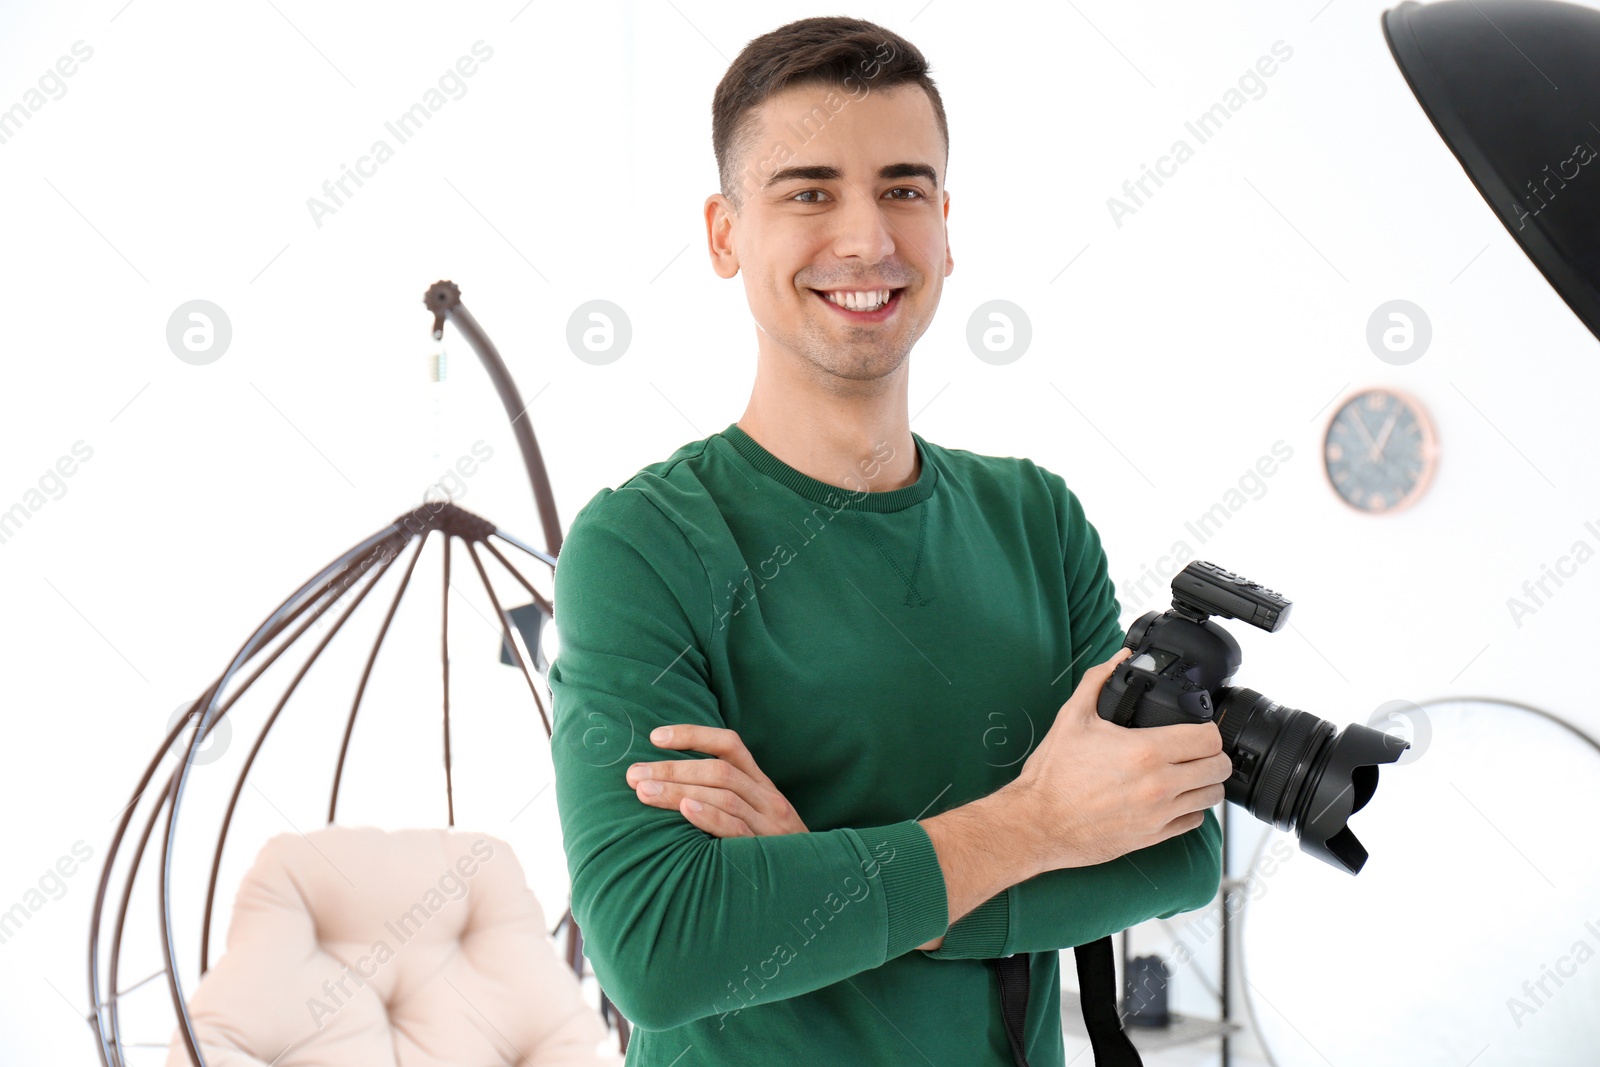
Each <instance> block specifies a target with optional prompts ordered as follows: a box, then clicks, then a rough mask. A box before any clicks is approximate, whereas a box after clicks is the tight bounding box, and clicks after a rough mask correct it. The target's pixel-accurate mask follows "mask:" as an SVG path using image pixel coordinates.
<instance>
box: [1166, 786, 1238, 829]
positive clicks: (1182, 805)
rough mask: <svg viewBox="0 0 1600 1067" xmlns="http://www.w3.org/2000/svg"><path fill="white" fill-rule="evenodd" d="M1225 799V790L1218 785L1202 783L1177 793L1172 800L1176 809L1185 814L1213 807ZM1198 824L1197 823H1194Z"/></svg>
mask: <svg viewBox="0 0 1600 1067" xmlns="http://www.w3.org/2000/svg"><path fill="white" fill-rule="evenodd" d="M1225 799H1227V790H1226V788H1225V787H1224V786H1220V785H1203V786H1200V787H1199V788H1197V789H1190V790H1186V791H1185V792H1182V793H1179V794H1178V797H1177V799H1176V800H1175V801H1174V802H1173V803H1174V804H1175V805H1176V806H1177V809H1178V810H1179V811H1181V812H1184V813H1185V814H1188V813H1191V812H1197V811H1203V810H1205V809H1206V808H1214V807H1216V806H1217V805H1218V804H1221V803H1222V802H1223V801H1224V800H1225ZM1195 825H1196V826H1198V825H1200V824H1199V823H1196V824H1195Z"/></svg>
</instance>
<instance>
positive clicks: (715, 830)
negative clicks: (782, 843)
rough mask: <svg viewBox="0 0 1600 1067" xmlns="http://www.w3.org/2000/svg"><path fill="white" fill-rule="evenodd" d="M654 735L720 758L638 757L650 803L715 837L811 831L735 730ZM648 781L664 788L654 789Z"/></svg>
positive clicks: (635, 775)
mask: <svg viewBox="0 0 1600 1067" xmlns="http://www.w3.org/2000/svg"><path fill="white" fill-rule="evenodd" d="M650 741H651V742H652V743H653V744H654V745H655V746H656V747H657V748H682V749H688V750H690V751H692V752H704V753H706V754H707V755H708V756H716V757H718V758H717V759H702V760H663V761H661V762H659V763H635V764H634V765H633V766H631V767H629V768H628V774H627V778H628V784H629V785H631V786H633V787H634V791H635V792H636V793H637V794H638V796H639V799H640V800H642V801H644V802H645V803H646V804H649V805H651V806H652V807H657V808H669V807H670V808H676V809H677V810H678V813H679V814H680V815H682V816H683V817H684V818H685V819H688V820H689V821H690V822H691V823H693V824H694V825H695V826H698V827H700V829H702V830H704V831H705V832H706V833H708V834H710V835H711V836H712V837H765V836H767V835H769V834H807V833H810V832H811V831H810V830H807V829H806V824H805V823H804V822H801V821H800V816H799V814H798V813H797V812H796V811H795V810H794V806H793V805H792V804H790V803H789V801H788V800H786V799H785V798H784V795H783V794H782V793H780V792H778V787H777V786H775V785H773V784H772V779H770V778H768V777H767V776H766V775H765V774H762V773H761V768H760V767H758V766H756V761H755V758H754V757H752V756H751V755H750V750H749V749H747V748H745V747H744V742H743V741H742V740H740V738H739V735H738V734H737V733H735V732H734V731H733V730H724V729H721V728H719V727H716V726H696V725H692V724H687V723H686V724H680V725H677V726H660V727H657V728H656V729H655V730H653V731H651V733H650ZM649 787H656V788H657V789H659V790H660V791H659V792H658V793H655V794H650V793H648V792H647V791H646V790H647V788H649ZM942 944H944V936H943V935H942V934H941V935H940V936H939V937H936V938H934V939H933V940H932V941H929V942H927V943H926V944H922V945H918V946H917V947H918V948H922V949H935V948H938V947H939V946H940V945H942Z"/></svg>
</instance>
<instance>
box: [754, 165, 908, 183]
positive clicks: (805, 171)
mask: <svg viewBox="0 0 1600 1067" xmlns="http://www.w3.org/2000/svg"><path fill="white" fill-rule="evenodd" d="M841 177H843V174H842V173H841V172H840V170H839V168H838V167H833V166H828V165H827V164H819V165H816V166H809V167H784V168H783V169H782V170H780V171H778V172H777V173H776V174H774V175H773V176H772V177H770V178H768V179H767V180H766V183H765V184H764V185H763V186H762V188H770V187H772V186H774V185H777V184H778V183H779V182H787V181H795V180H796V179H799V180H802V181H814V182H821V181H838V180H839V179H840V178H841ZM878 177H879V178H880V179H894V178H926V179H927V180H928V182H929V183H931V184H932V185H934V186H938V184H939V176H938V174H937V173H936V172H935V171H934V169H933V168H932V167H930V166H929V165H928V164H926V163H890V164H887V165H886V166H883V167H880V168H879V169H878Z"/></svg>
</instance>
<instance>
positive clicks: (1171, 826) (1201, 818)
mask: <svg viewBox="0 0 1600 1067" xmlns="http://www.w3.org/2000/svg"><path fill="white" fill-rule="evenodd" d="M1205 821H1206V813H1205V812H1204V811H1191V812H1186V813H1184V814H1183V815H1180V816H1178V817H1177V818H1176V819H1173V820H1172V821H1171V822H1169V823H1167V825H1166V827H1165V828H1164V829H1163V830H1162V831H1161V837H1160V840H1162V841H1165V840H1166V839H1167V838H1169V837H1177V836H1178V835H1179V834H1186V833H1188V832H1189V831H1190V830H1193V829H1194V828H1195V827H1197V826H1199V825H1200V824H1201V823H1203V822H1205Z"/></svg>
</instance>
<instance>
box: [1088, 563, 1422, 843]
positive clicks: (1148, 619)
mask: <svg viewBox="0 0 1600 1067" xmlns="http://www.w3.org/2000/svg"><path fill="white" fill-rule="evenodd" d="M1291 606H1292V604H1291V602H1290V601H1289V600H1287V599H1285V598H1284V597H1283V596H1281V595H1280V594H1278V593H1276V592H1274V591H1273V590H1271V589H1268V588H1266V587H1265V586H1263V585H1259V584H1257V583H1256V582H1252V581H1250V580H1248V579H1246V578H1242V577H1240V576H1239V575H1237V574H1233V573H1231V572H1229V571H1225V570H1223V569H1222V568H1221V567H1219V566H1217V565H1216V564H1214V563H1208V562H1206V561H1204V560H1195V561H1194V562H1192V563H1190V564H1189V565H1188V566H1186V567H1184V568H1183V570H1182V571H1181V572H1180V573H1179V574H1178V575H1177V576H1176V577H1175V578H1173V579H1172V608H1171V610H1169V611H1165V612H1154V611H1150V612H1146V613H1145V614H1144V615H1141V616H1140V617H1139V618H1138V619H1136V620H1135V621H1134V623H1133V625H1132V626H1130V627H1128V634H1127V637H1126V638H1125V639H1124V640H1123V645H1124V646H1125V647H1127V648H1130V649H1132V650H1133V655H1131V656H1129V657H1128V658H1127V659H1126V660H1124V661H1123V662H1122V664H1121V665H1120V666H1118V668H1117V669H1116V671H1115V673H1113V674H1112V675H1111V677H1110V678H1107V679H1106V682H1105V685H1104V686H1103V687H1102V688H1101V690H1100V699H1099V703H1098V704H1097V706H1096V710H1098V711H1099V713H1100V717H1101V718H1103V719H1106V720H1108V721H1110V722H1114V723H1116V724H1117V725H1119V726H1129V727H1145V726H1171V725H1174V724H1177V723H1196V722H1215V723H1216V724H1217V729H1218V730H1219V731H1220V732H1221V734H1222V750H1223V751H1224V752H1226V753H1227V754H1228V758H1229V759H1230V760H1232V762H1233V775H1232V776H1231V777H1230V778H1229V779H1228V781H1227V782H1226V783H1225V784H1224V786H1223V791H1224V796H1225V797H1226V798H1227V799H1228V800H1229V801H1231V802H1232V803H1235V804H1238V805H1240V806H1241V807H1243V808H1245V809H1246V810H1247V811H1249V812H1250V814H1252V815H1254V816H1255V817H1256V818H1258V819H1260V820H1262V821H1263V822H1269V823H1271V824H1272V825H1274V826H1276V827H1277V828H1278V829H1280V830H1285V831H1291V832H1293V833H1295V834H1296V835H1297V836H1298V837H1299V839H1300V848H1301V851H1303V852H1308V853H1310V854H1311V855H1313V856H1316V857H1317V858H1318V859H1320V860H1323V861H1324V862H1326V863H1329V864H1332V865H1333V866H1335V867H1338V868H1340V869H1341V870H1345V871H1348V872H1349V873H1351V874H1356V873H1358V872H1359V871H1360V870H1361V868H1362V866H1363V865H1364V864H1365V863H1366V861H1367V850H1366V849H1365V848H1363V847H1362V845H1361V842H1360V841H1358V840H1356V837H1355V835H1354V834H1352V833H1351V832H1350V828H1349V826H1348V825H1346V824H1347V822H1348V820H1349V818H1350V816H1351V815H1352V814H1353V813H1355V812H1357V811H1360V810H1361V809H1362V808H1363V807H1365V806H1366V803H1367V801H1368V800H1370V799H1372V794H1373V793H1374V792H1375V791H1376V790H1377V788H1378V766H1379V765H1380V764H1384V763H1393V762H1394V761H1395V760H1397V759H1399V758H1400V755H1401V753H1402V752H1404V751H1405V750H1406V749H1407V748H1409V747H1410V744H1409V742H1407V741H1405V740H1404V739H1402V738H1397V737H1394V736H1392V735H1390V734H1386V733H1383V732H1382V731H1380V730H1374V729H1372V728H1371V727H1369V726H1362V725H1360V724H1357V723H1352V724H1350V725H1349V726H1346V727H1345V728H1344V729H1343V730H1342V731H1337V732H1336V731H1335V729H1334V727H1333V724H1332V723H1329V722H1326V721H1324V720H1322V719H1319V718H1317V717H1316V716H1315V715H1311V714H1308V713H1307V712H1304V711H1299V710H1297V709H1294V708H1285V707H1284V706H1282V705H1281V704H1278V703H1277V702H1276V701H1273V700H1269V699H1268V698H1266V697H1264V696H1262V695H1261V694H1260V693H1258V692H1256V691H1255V690H1253V689H1245V688H1242V687H1239V686H1232V685H1229V684H1228V682H1229V681H1230V680H1231V679H1232V678H1233V675H1234V672H1236V671H1237V670H1238V669H1239V664H1240V662H1241V656H1240V653H1239V643H1238V642H1237V641H1235V640H1234V639H1233V637H1232V635H1230V634H1229V633H1228V632H1227V631H1226V630H1224V629H1223V628H1222V627H1221V626H1220V625H1218V624H1217V623H1216V622H1214V621H1213V620H1212V618H1211V616H1213V615H1220V616H1222V617H1223V618H1226V619H1243V620H1244V621H1245V622H1248V623H1250V624H1251V625H1252V626H1257V627H1260V628H1261V629H1263V630H1266V631H1267V632H1268V633H1275V632H1276V631H1277V630H1279V629H1280V628H1282V626H1283V624H1284V623H1285V622H1287V621H1288V620H1289V609H1290V607H1291Z"/></svg>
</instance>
